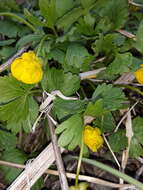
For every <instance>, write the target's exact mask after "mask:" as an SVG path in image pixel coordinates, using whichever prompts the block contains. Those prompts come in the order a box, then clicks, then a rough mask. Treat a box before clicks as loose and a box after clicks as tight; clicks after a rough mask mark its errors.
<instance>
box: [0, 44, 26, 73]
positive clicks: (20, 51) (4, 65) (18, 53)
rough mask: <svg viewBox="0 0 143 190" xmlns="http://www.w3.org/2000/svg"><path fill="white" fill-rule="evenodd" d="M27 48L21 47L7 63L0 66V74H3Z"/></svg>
mask: <svg viewBox="0 0 143 190" xmlns="http://www.w3.org/2000/svg"><path fill="white" fill-rule="evenodd" d="M28 47H29V46H26V47H23V48H22V49H20V50H19V51H18V52H17V53H16V54H15V55H14V56H13V57H11V58H10V59H8V61H6V62H5V63H4V64H2V65H0V73H1V72H3V71H4V70H6V69H7V68H8V67H9V66H10V65H11V63H12V62H13V60H14V59H16V58H17V57H19V56H20V55H21V54H22V53H23V52H25V51H26V50H27V49H28Z"/></svg>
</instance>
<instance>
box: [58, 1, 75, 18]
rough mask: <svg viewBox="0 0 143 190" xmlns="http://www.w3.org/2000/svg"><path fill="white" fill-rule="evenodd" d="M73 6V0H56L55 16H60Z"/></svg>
mask: <svg viewBox="0 0 143 190" xmlns="http://www.w3.org/2000/svg"><path fill="white" fill-rule="evenodd" d="M73 6H74V1H73V0H62V1H59V0H56V12H57V16H58V17H61V16H63V15H64V14H65V13H67V12H68V11H69V10H71V9H72V8H73Z"/></svg>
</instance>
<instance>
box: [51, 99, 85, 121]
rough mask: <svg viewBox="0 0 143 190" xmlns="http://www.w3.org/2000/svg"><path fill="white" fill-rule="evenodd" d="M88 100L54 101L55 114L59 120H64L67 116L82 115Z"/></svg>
mask: <svg viewBox="0 0 143 190" xmlns="http://www.w3.org/2000/svg"><path fill="white" fill-rule="evenodd" d="M86 102H87V101H86V100H63V99H61V98H56V99H55V100H54V105H53V109H54V113H55V114H56V115H57V117H58V119H63V118H64V117H66V116H69V115H72V114H77V113H81V112H83V111H84V109H85V105H86Z"/></svg>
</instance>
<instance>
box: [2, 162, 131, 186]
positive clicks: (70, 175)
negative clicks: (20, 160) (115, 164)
mask: <svg viewBox="0 0 143 190" xmlns="http://www.w3.org/2000/svg"><path fill="white" fill-rule="evenodd" d="M0 165H4V166H8V167H14V168H21V169H24V168H25V165H22V164H16V163H12V162H7V161H3V160H0ZM45 173H46V174H51V175H56V176H58V175H59V173H58V171H56V170H50V169H48V170H46V171H45ZM66 176H67V177H68V178H71V179H75V178H76V174H74V173H69V172H66ZM79 180H82V181H87V182H90V183H95V184H99V185H104V186H108V187H113V188H121V187H122V188H130V187H132V185H129V184H123V185H122V184H116V183H112V182H108V181H105V180H103V179H99V178H95V177H91V176H86V175H79Z"/></svg>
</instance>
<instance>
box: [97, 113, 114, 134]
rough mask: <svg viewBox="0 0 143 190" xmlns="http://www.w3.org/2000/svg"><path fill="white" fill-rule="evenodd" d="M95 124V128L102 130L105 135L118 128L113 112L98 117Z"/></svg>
mask: <svg viewBox="0 0 143 190" xmlns="http://www.w3.org/2000/svg"><path fill="white" fill-rule="evenodd" d="M93 123H94V126H95V127H98V128H100V129H101V131H102V132H103V133H106V132H111V131H112V130H113V129H115V127H116V125H115V120H114V117H113V115H112V113H111V112H107V113H104V115H102V116H98V117H96V120H95V121H94V122H93Z"/></svg>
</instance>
